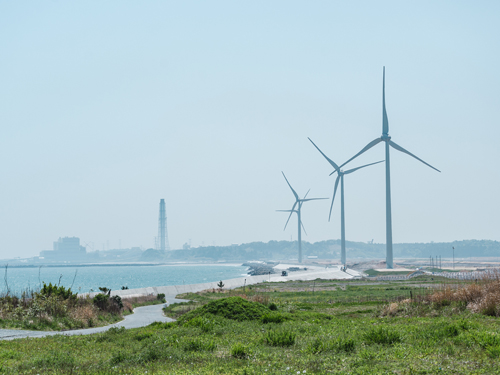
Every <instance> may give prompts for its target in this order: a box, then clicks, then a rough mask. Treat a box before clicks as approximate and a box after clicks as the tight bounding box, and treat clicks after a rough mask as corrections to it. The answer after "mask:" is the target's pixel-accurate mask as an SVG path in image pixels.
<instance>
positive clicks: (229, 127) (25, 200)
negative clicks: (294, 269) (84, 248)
mask: <svg viewBox="0 0 500 375" xmlns="http://www.w3.org/2000/svg"><path fill="white" fill-rule="evenodd" d="M499 19H500V3H499V2H497V1H474V2H472V1H438V2H436V1H419V2H413V3H410V2H401V1H376V2H375V1H365V2H363V1H351V2H347V1H345V2H340V1H339V2H336V1H315V2H310V1H308V2H306V1H301V2H299V1H289V0H287V1H272V2H270V1H251V2H249V1H247V2H235V1H210V2H194V1H176V2H174V1H147V2H144V1H123V0H120V1H106V2H102V1H80V2H67V1H55V0H54V1H38V2H37V1H30V2H28V1H10V2H6V1H4V2H1V3H0V51H1V56H2V57H1V58H0V126H1V132H0V228H1V230H0V258H7V257H12V256H31V255H37V254H38V252H39V251H40V250H43V249H51V248H52V242H53V241H55V240H57V238H58V237H63V236H78V237H80V238H81V239H82V240H83V241H85V242H89V243H93V244H94V247H95V249H102V248H103V244H107V243H108V241H109V247H110V248H116V247H118V245H119V240H121V245H122V247H130V246H143V247H144V248H148V247H153V246H154V237H155V236H156V235H157V225H158V204H159V201H160V199H161V198H165V201H166V207H167V215H168V233H169V238H170V245H171V247H172V248H180V247H181V246H182V244H183V243H185V242H188V241H189V240H190V239H191V242H192V245H193V246H199V245H201V244H203V243H204V244H205V245H212V244H214V243H215V244H217V245H228V244H231V243H244V242H250V241H265V242H267V241H269V240H283V239H287V240H289V239H290V237H291V236H293V239H296V221H295V220H296V219H295V218H294V219H293V221H291V223H290V226H289V227H288V228H287V230H286V231H283V226H284V224H285V221H286V214H284V213H278V212H275V210H277V209H289V208H290V207H291V205H292V203H293V196H292V193H291V192H290V190H289V188H288V186H287V185H286V183H285V181H284V179H283V177H282V176H281V171H284V172H285V174H286V175H287V177H288V179H289V181H290V183H291V184H292V186H294V187H295V188H296V190H297V191H298V193H299V194H301V195H303V194H305V193H306V191H307V189H309V188H311V193H310V196H311V197H329V198H330V199H331V195H332V190H333V183H334V181H335V178H334V177H329V176H328V174H329V173H330V171H331V168H330V167H329V165H328V164H327V162H326V161H325V160H324V159H323V158H322V156H321V155H320V154H319V153H318V152H317V151H316V150H315V149H314V148H313V146H312V145H311V144H310V143H309V141H308V140H307V137H311V138H312V139H313V140H314V141H315V142H316V144H317V145H318V146H319V147H321V148H322V149H323V150H324V152H325V153H327V154H328V155H329V156H330V157H331V158H332V159H333V160H335V161H336V162H337V163H338V164H340V163H342V162H344V161H345V160H347V159H348V158H349V157H351V156H352V155H354V154H355V153H356V152H358V151H359V150H360V149H361V148H362V147H363V146H364V145H365V144H366V143H368V142H369V141H371V140H372V139H374V138H376V137H378V136H380V135H381V131H382V108H381V103H382V67H383V66H384V65H385V66H386V102H387V112H388V117H389V125H390V135H391V136H392V137H393V140H394V141H395V142H397V143H398V144H399V145H401V146H403V147H405V148H406V149H408V150H409V151H411V152H413V153H415V154H416V155H417V156H419V157H421V158H422V159H424V160H425V161H426V162H428V163H430V164H432V165H433V166H435V167H436V168H438V169H440V170H441V171H442V173H437V172H435V171H433V170H432V169H430V168H428V167H426V166H425V165H423V164H421V163H419V162H418V161H416V160H414V159H412V158H410V157H408V156H406V155H404V154H401V153H397V152H392V153H391V164H392V204H393V234H394V242H430V241H435V242H439V241H452V240H462V239H491V240H500V230H499V229H500V226H499V224H500V197H499V190H500V189H499V187H500V173H499V161H500V147H499V141H500V69H499V67H500V53H499V50H500V22H498V20H499ZM383 149H384V148H383V147H382V145H379V146H377V147H375V148H374V149H372V150H371V151H369V152H367V153H366V154H365V155H363V157H360V158H358V159H356V160H355V161H354V162H352V163H351V164H350V165H349V167H356V166H358V165H361V164H362V163H363V164H364V163H369V162H372V161H377V160H382V159H383V158H384V151H383ZM345 189H346V237H347V239H348V240H355V241H369V240H372V239H374V240H375V242H385V195H384V191H385V175H384V167H383V165H382V164H381V165H376V166H373V167H370V168H367V169H364V170H362V171H359V172H357V173H355V174H352V175H349V176H346V179H345ZM336 203H339V202H336ZM329 205H330V201H326V200H325V201H318V202H311V203H309V204H306V205H304V208H303V222H304V225H305V227H306V229H307V232H308V235H307V236H304V239H305V240H307V241H310V242H315V241H320V240H327V239H332V238H333V239H337V238H339V237H340V223H339V219H340V212H339V211H340V206H339V205H338V204H336V205H335V207H334V212H333V218H332V221H331V222H330V223H329V222H328V210H329ZM106 246H107V245H106Z"/></svg>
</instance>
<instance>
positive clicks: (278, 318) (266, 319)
mask: <svg viewBox="0 0 500 375" xmlns="http://www.w3.org/2000/svg"><path fill="white" fill-rule="evenodd" d="M285 320H286V317H285V315H283V314H280V313H267V314H264V315H262V317H261V321H262V323H264V324H267V323H282V322H284V321H285Z"/></svg>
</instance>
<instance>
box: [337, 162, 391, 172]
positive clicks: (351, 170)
mask: <svg viewBox="0 0 500 375" xmlns="http://www.w3.org/2000/svg"><path fill="white" fill-rule="evenodd" d="M384 161H385V160H380V161H376V162H375V163H370V164H366V165H363V166H362V167H357V168H353V169H349V170H348V171H345V172H344V174H349V173H352V172H356V171H357V170H358V169H361V168H364V167H369V166H370V165H373V164H378V163H383V162H384Z"/></svg>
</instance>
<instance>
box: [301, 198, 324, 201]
mask: <svg viewBox="0 0 500 375" xmlns="http://www.w3.org/2000/svg"><path fill="white" fill-rule="evenodd" d="M321 199H328V198H309V199H301V200H300V201H301V202H309V201H317V200H321Z"/></svg>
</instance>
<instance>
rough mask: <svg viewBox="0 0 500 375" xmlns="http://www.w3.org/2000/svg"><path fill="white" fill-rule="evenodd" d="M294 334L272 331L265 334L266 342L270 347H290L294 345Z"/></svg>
mask: <svg viewBox="0 0 500 375" xmlns="http://www.w3.org/2000/svg"><path fill="white" fill-rule="evenodd" d="M295 336H296V335H295V333H293V332H292V331H290V330H284V329H283V330H273V331H268V332H267V334H266V338H265V340H266V342H267V344H268V345H271V346H292V345H293V344H295Z"/></svg>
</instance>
